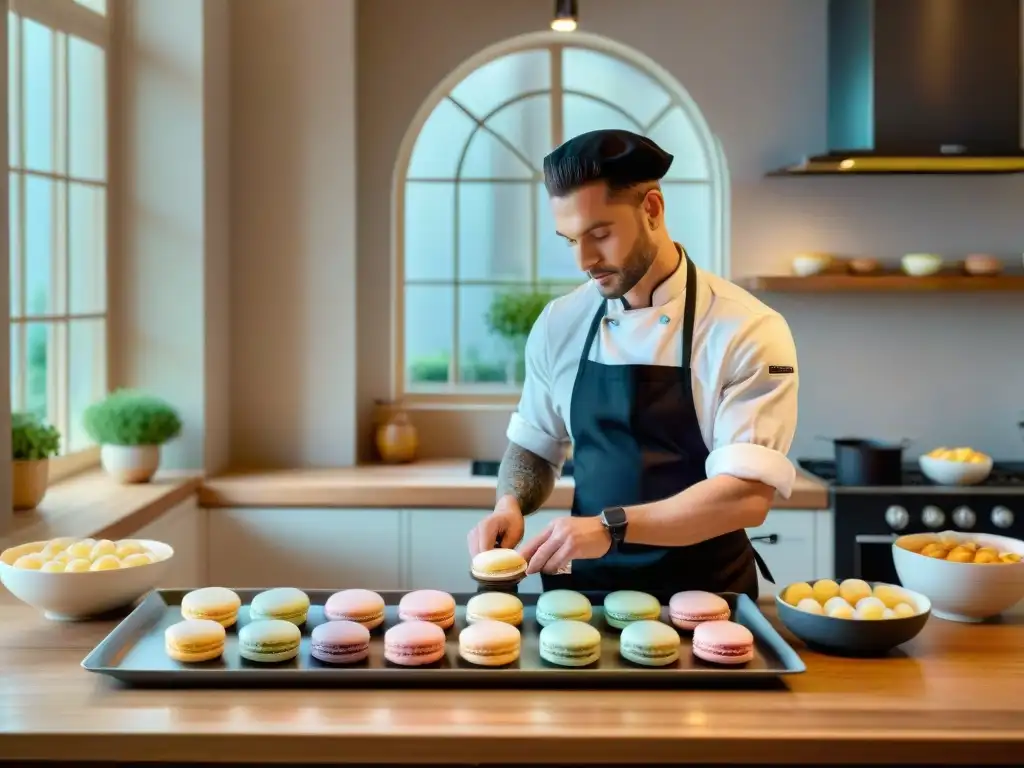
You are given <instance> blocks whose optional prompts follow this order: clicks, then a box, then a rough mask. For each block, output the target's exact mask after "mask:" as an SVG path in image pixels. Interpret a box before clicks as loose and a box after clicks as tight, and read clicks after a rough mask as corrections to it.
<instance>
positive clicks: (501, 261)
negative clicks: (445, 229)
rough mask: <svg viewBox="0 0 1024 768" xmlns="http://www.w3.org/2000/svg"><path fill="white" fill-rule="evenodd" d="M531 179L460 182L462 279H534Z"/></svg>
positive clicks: (460, 268) (460, 276)
mask: <svg viewBox="0 0 1024 768" xmlns="http://www.w3.org/2000/svg"><path fill="white" fill-rule="evenodd" d="M532 186H533V185H532V184H525V183H524V184H519V183H504V184H485V183H475V184H460V185H459V200H458V205H459V279H460V280H529V279H530V262H531V258H532V256H533V220H532V219H533V213H532V210H531V207H532V206H531V194H530V189H531V187H532Z"/></svg>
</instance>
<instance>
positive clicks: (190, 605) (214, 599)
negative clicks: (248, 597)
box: [181, 587, 242, 627]
mask: <svg viewBox="0 0 1024 768" xmlns="http://www.w3.org/2000/svg"><path fill="white" fill-rule="evenodd" d="M241 606H242V599H241V598H240V597H239V596H238V595H237V594H235V593H234V592H233V591H231V590H230V589H225V588H224V587H203V588H202V589H194V590H192V591H191V592H189V593H188V594H187V595H185V596H184V597H183V598H182V599H181V615H182V616H183V617H184V618H186V619H209V620H210V621H216V622H217V623H218V624H220V625H221V626H223V627H230V626H232V625H233V624H234V623H235V622H236V621H238V609H239V608H240V607H241Z"/></svg>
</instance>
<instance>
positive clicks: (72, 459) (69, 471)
mask: <svg viewBox="0 0 1024 768" xmlns="http://www.w3.org/2000/svg"><path fill="white" fill-rule="evenodd" d="M117 2H118V0H108V1H107V7H106V13H105V14H101V13H98V12H96V11H93V10H92V9H90V8H89V7H87V6H84V5H82V4H80V3H77V2H75V0H8V2H7V11H8V12H9V13H11V14H15V15H17V16H19V17H20V18H21V19H31V20H32V21H35V22H37V23H39V24H42V25H44V26H46V27H48V28H50V29H52V30H54V31H57V32H60V33H63V34H66V35H68V36H74V37H77V38H79V39H82V40H84V41H86V42H89V43H92V44H94V45H96V46H97V47H99V48H101V49H102V50H103V52H104V63H105V73H104V74H105V77H104V80H105V90H106V93H105V96H106V105H105V106H106V136H105V143H106V161H107V167H106V178H105V180H104V181H103V182H98V181H97V180H90V183H91V184H92V185H93V186H96V187H99V188H102V189H103V190H104V191H105V200H104V208H105V210H104V215H105V227H106V231H105V245H106V247H105V250H104V253H103V256H102V258H103V265H104V273H105V274H104V278H105V305H104V309H103V311H102V312H78V313H73V312H71V311H70V306H65V307H64V311H63V312H61V313H48V314H46V315H39V316H34V315H28V314H26V313H25V309H26V308H25V307H24V306H22V307H21V308H20V312H21V314H19V315H18V316H17V317H15V315H14V313H13V312H11V311H9V312H8V315H9V321H8V322H9V326H14V325H20V326H23V327H24V326H27V325H28V324H30V323H45V324H46V325H47V328H48V335H49V337H50V339H51V341H52V340H53V339H54V338H55V337H59V338H60V341H59V342H58V343H57V344H55V345H52V346H51V347H48V348H49V349H54V350H55V351H56V353H57V354H56V357H59V359H60V361H59V362H58V364H57V365H56V366H54V367H55V368H56V369H57V371H56V373H53V374H51V373H50V370H49V366H48V372H47V377H48V379H49V377H50V376H51V375H56V376H58V377H59V379H60V381H59V382H58V383H57V384H56V385H52V384H50V383H48V388H49V389H51V390H55V391H56V397H57V403H58V404H57V407H56V411H57V419H55V421H57V422H59V423H55V426H57V427H58V429H60V430H61V444H62V448H64V446H66V445H67V440H68V439H69V432H70V428H69V427H70V418H71V415H70V413H69V404H68V398H69V392H70V383H69V380H68V377H69V375H70V370H69V365H68V363H69V361H70V358H71V348H70V323H71V321H72V320H76V319H97V320H102V321H103V338H104V350H103V352H104V355H103V360H102V361H100V364H101V366H102V368H103V370H104V375H105V381H106V389H107V390H108V391H109V390H110V385H111V374H112V360H113V355H112V352H111V346H110V342H111V338H112V333H111V316H112V314H113V313H112V311H111V302H112V295H113V291H112V286H111V269H110V267H111V263H112V258H111V250H112V248H113V241H114V234H113V233H114V230H113V224H114V221H115V211H114V207H115V204H116V202H117V198H116V195H115V189H116V182H115V168H116V167H117V161H116V159H115V156H114V151H115V144H114V140H113V137H114V133H115V123H114V115H115V106H114V105H115V102H116V98H117V97H116V94H115V91H114V85H115V81H114V76H113V69H114V61H115V51H114V46H113V40H114V34H113V23H114V16H115V15H116V13H117ZM7 21H8V23H9V22H10V17H8V19H7ZM20 44H21V40H20V38H19V46H20ZM3 45H4V56H5V57H9V56H10V51H9V48H8V45H9V36H8V37H5V39H4V41H3ZM60 63H61V64H62V65H63V66H64V67H65V78H66V74H67V48H66V47H65V49H64V51H63V59H62V60H61V61H60ZM18 65H19V70H18V73H17V76H18V77H19V80H21V69H20V67H21V61H20V60H19V62H18ZM23 87H24V84H23V81H22V82H20V83H19V93H18V98H19V100H20V103H19V109H18V119H19V120H20V121H21V125H20V126H19V150H20V151H21V152H22V157H19V158H17V161H15V158H10V157H8V163H7V164H8V169H9V170H8V179H9V178H10V174H11V173H12V172H14V171H17V172H19V173H20V174H21V179H22V183H21V184H20V185H19V186H20V188H19V190H18V192H17V194H19V195H20V197H21V200H20V201H19V209H18V214H19V216H21V217H22V222H21V223H22V224H23V223H24V217H25V215H26V212H25V211H24V195H23V194H22V192H23V190H24V188H25V182H24V179H25V178H26V174H25V171H26V170H27V169H26V168H25V167H24V166H23V164H22V162H21V161H22V160H23V158H24V154H23V153H24V141H25V137H24V133H25V131H24V120H25V117H24V115H25V103H24V93H23V91H22V90H21V88H23ZM63 87H64V88H65V89H66V88H67V83H66V82H65V83H64V84H63ZM64 93H65V94H66V90H65V92H64ZM62 95H63V94H62ZM7 98H8V99H9V98H10V94H8V97H7ZM60 118H61V119H63V120H64V121H65V123H66V122H67V120H68V119H69V118H68V115H67V114H66V113H65V114H63V115H61V116H60ZM64 132H65V133H66V128H65V131H64ZM69 171H70V169H66V170H65V171H63V172H59V173H53V174H52V175H50V174H46V173H45V172H34V173H33V174H32V175H34V176H36V177H42V178H45V177H47V176H49V177H50V178H52V179H54V180H55V181H63V180H68V179H69V177H70V179H72V180H73V179H74V177H71V174H70V172H69ZM8 184H10V182H9V180H8ZM9 194H15V191H14V190H12V189H10V186H9ZM62 203H63V208H64V210H63V211H61V215H62V216H63V221H59V222H57V223H56V225H55V226H56V227H57V228H58V229H59V230H60V231H61V232H63V231H64V230H65V229H66V227H67V223H68V219H67V217H68V216H69V215H70V214H69V210H68V206H69V205H70V198H68V199H65V200H62ZM20 229H22V230H23V227H21V228H20ZM24 236H25V233H24V231H21V234H20V237H21V238H22V242H21V243H20V247H19V251H18V252H17V253H15V252H14V251H9V258H8V265H7V269H8V272H9V273H10V271H11V263H10V262H11V260H12V259H15V258H17V259H18V260H19V262H20V261H21V260H22V259H23V256H24V251H25V244H24V240H23V239H24ZM65 247H66V246H65ZM61 261H63V263H62V264H61V265H60V268H59V270H58V271H56V272H55V273H54V278H55V282H56V283H58V284H59V283H60V281H61V280H63V281H64V282H65V283H66V281H67V272H68V266H69V264H68V255H67V254H66V253H65V254H63V259H61ZM18 266H19V273H20V271H21V270H22V269H23V268H24V266H25V265H24V263H19V265H18ZM21 300H22V302H24V301H25V296H24V295H22V297H21ZM10 309H13V308H10ZM58 328H59V329H60V331H59V332H58V331H57V329H58ZM8 333H9V334H10V331H8ZM20 336H21V339H20V341H19V347H24V346H25V337H26V332H22V333H21V334H20ZM26 354H27V350H25V349H19V365H24V356H25V355H26ZM50 354H53V353H52V352H51V353H50ZM25 373H26V371H21V372H18V373H17V375H18V376H19V377H21V378H24V376H25ZM14 374H15V372H14V371H12V377H13V375H14ZM13 394H14V393H11V395H12V396H11V398H10V400H12V401H13V399H14V398H13ZM12 411H13V407H12ZM99 457H100V447H99V446H98V445H90V446H88V447H86V448H81V449H79V450H77V451H73V452H68V453H62V454H60V455H59V456H55V457H52V458H51V459H50V466H49V481H48V482H49V484H53V483H57V482H60V481H61V480H63V479H65V478H67V477H70V476H72V475H75V474H78V473H80V472H83V471H85V470H87V469H90V468H92V467H94V466H96V465H98V463H99Z"/></svg>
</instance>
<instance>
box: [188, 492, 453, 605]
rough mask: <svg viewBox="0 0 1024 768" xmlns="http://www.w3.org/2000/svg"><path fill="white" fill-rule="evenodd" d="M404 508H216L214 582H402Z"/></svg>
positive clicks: (370, 585)
mask: <svg viewBox="0 0 1024 768" xmlns="http://www.w3.org/2000/svg"><path fill="white" fill-rule="evenodd" d="M402 514H403V513H402V512H401V511H399V510H397V509H309V508H292V509H256V508H248V507H246V508H233V509H214V510H210V511H209V520H208V525H207V527H208V536H209V542H208V547H209V578H210V582H211V583H213V584H221V585H224V586H228V587H240V588H258V589H262V588H269V587H283V586H297V587H302V588H306V589H341V588H343V587H365V588H367V589H382V590H391V589H400V588H401V586H402V563H403V558H402V557H401V553H402V547H401V543H402V539H403V537H402ZM463 546H464V545H463ZM440 556H441V558H442V559H443V558H444V554H441V555H440Z"/></svg>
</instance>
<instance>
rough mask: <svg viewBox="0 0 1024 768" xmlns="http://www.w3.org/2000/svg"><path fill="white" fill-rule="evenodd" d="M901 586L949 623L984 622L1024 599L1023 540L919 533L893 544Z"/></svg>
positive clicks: (951, 532)
mask: <svg viewBox="0 0 1024 768" xmlns="http://www.w3.org/2000/svg"><path fill="white" fill-rule="evenodd" d="M892 559H893V564H894V565H895V566H896V573H897V574H898V575H899V577H900V583H901V584H903V585H904V586H905V587H907V588H908V589H913V590H915V591H917V592H920V593H922V594H924V595H927V596H928V599H929V600H931V601H932V613H934V614H935V615H936V616H938V617H939V618H940V619H947V620H949V621H983V620H985V619H988V618H991V617H993V616H998V615H999V614H1000V613H1002V612H1003V611H1005V610H1007V609H1008V608H1012V607H1013V606H1014V605H1016V604H1017V603H1018V602H1019V601H1020V599H1021V598H1024V541H1020V540H1018V539H1011V538H1007V537H1006V536H992V535H988V534H980V533H979V534H967V533H961V532H959V531H945V532H943V533H915V534H910V535H909V536H901V537H899V538H898V539H896V541H895V542H894V543H893V545H892Z"/></svg>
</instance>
